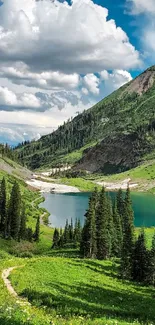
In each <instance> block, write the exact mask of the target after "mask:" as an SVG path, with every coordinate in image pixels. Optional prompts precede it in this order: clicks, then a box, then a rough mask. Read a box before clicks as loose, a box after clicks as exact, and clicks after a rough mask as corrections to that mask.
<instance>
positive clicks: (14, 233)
mask: <svg viewBox="0 0 155 325" xmlns="http://www.w3.org/2000/svg"><path fill="white" fill-rule="evenodd" d="M20 209H21V194H20V188H19V184H18V183H17V182H15V184H14V185H13V188H12V191H11V197H10V203H9V211H8V235H9V236H11V237H12V238H14V239H16V240H17V239H18V235H19V230H20V216H21V214H20Z"/></svg>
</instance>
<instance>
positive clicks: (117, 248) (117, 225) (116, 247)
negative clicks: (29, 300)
mask: <svg viewBox="0 0 155 325" xmlns="http://www.w3.org/2000/svg"><path fill="white" fill-rule="evenodd" d="M113 225H114V237H113V247H112V252H113V255H114V256H116V257H120V256H121V251H122V242H123V232H122V223H121V217H120V215H119V213H118V210H117V202H116V200H115V202H114V206H113Z"/></svg>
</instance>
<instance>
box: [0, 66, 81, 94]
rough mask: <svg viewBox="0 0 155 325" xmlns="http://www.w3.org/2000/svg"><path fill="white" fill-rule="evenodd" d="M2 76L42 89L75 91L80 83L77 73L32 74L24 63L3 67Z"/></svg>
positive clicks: (17, 82)
mask: <svg viewBox="0 0 155 325" xmlns="http://www.w3.org/2000/svg"><path fill="white" fill-rule="evenodd" d="M0 76H1V77H2V78H3V77H4V78H8V79H9V80H11V81H12V82H13V83H15V84H17V85H18V84H20V83H21V82H22V83H23V84H24V85H25V86H28V87H38V88H41V89H61V88H62V89H64V88H65V89H74V88H77V87H78V85H79V81H80V78H79V75H78V74H77V73H73V74H64V73H62V72H59V71H56V72H53V71H45V72H41V73H35V72H31V71H30V70H29V67H28V66H27V65H26V64H24V63H22V62H18V63H16V64H15V65H14V66H1V67H0Z"/></svg>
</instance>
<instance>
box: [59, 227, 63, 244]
mask: <svg viewBox="0 0 155 325" xmlns="http://www.w3.org/2000/svg"><path fill="white" fill-rule="evenodd" d="M63 246H64V236H63V231H62V228H60V239H59V247H60V248H62V247H63Z"/></svg>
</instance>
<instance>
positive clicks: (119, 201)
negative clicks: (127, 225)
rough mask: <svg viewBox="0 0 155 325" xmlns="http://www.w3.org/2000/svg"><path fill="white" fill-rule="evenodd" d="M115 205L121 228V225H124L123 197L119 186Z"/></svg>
mask: <svg viewBox="0 0 155 325" xmlns="http://www.w3.org/2000/svg"><path fill="white" fill-rule="evenodd" d="M116 205H117V211H118V214H119V216H120V218H121V222H122V228H123V226H124V197H123V191H122V189H121V188H120V189H119V190H118V192H117V196H116Z"/></svg>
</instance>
